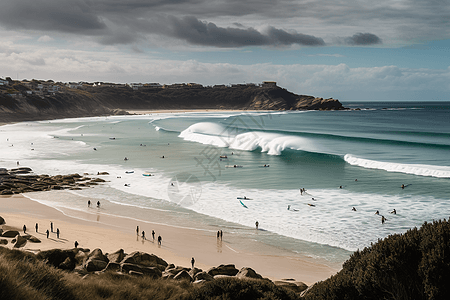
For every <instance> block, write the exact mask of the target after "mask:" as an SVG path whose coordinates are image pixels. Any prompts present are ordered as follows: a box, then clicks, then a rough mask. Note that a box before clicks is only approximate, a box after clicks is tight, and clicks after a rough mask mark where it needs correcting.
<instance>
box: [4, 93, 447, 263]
mask: <svg viewBox="0 0 450 300" xmlns="http://www.w3.org/2000/svg"><path fill="white" fill-rule="evenodd" d="M344 105H345V106H347V107H352V108H361V110H351V111H327V112H325V111H324V112H321V111H311V112H271V113H270V112H260V113H254V112H244V113H225V112H223V113H215V112H204V113H179V114H157V115H156V114H154V115H144V116H117V117H108V118H82V119H67V120H56V121H50V122H49V121H46V122H27V123H20V124H15V125H7V126H2V127H0V138H1V141H2V142H1V144H0V151H1V152H0V153H1V158H0V167H3V166H4V167H8V168H11V167H14V166H15V164H16V161H20V164H21V165H27V166H30V167H31V168H33V170H34V171H35V172H36V173H48V174H61V173H73V172H77V173H84V172H86V173H89V174H96V173H97V172H101V171H107V172H109V173H110V175H109V176H104V177H103V178H105V179H107V180H108V183H107V184H106V185H104V186H101V187H96V188H94V189H86V190H82V191H76V192H75V191H73V192H67V191H65V192H55V193H46V194H42V193H41V194H35V193H34V194H32V195H31V196H30V197H32V198H33V199H36V200H39V201H41V202H43V203H45V204H47V205H51V206H54V207H59V208H61V207H70V208H73V209H78V210H83V209H85V201H84V200H82V201H80V200H79V199H80V196H81V199H83V197H84V198H88V197H96V198H101V199H103V201H107V202H108V203H109V211H108V213H110V214H118V215H124V214H129V215H127V216H128V217H132V218H136V219H140V220H149V221H150V220H151V221H152V222H159V223H166V224H170V225H176V226H183V227H191V228H199V229H202V228H203V229H205V230H211V231H214V230H216V229H217V228H221V229H222V228H225V229H226V230H225V232H226V233H230V234H231V233H232V234H234V235H237V236H241V237H242V238H243V240H245V238H251V239H256V240H260V241H262V242H264V243H267V244H270V245H274V246H276V247H279V248H280V249H283V251H288V252H292V253H300V254H304V255H307V256H311V257H314V258H318V259H322V260H325V261H327V262H329V263H330V264H331V265H333V266H336V265H339V264H340V263H342V262H343V261H344V260H345V259H347V258H348V256H349V254H350V253H351V251H354V250H356V249H362V248H363V247H366V246H369V245H370V243H373V242H376V241H377V240H378V239H379V238H384V237H386V236H388V235H389V234H393V233H402V232H405V231H406V230H407V229H409V228H412V227H415V226H420V225H421V224H422V223H423V222H425V221H431V220H435V219H441V218H447V217H448V211H449V194H450V186H449V183H450V181H449V180H450V160H449V159H448V157H449V155H448V154H449V153H450V152H449V150H450V122H449V121H448V119H449V116H450V103H449V102H435V103H434V102H423V103H420V102H388V103H366V102H361V103H358V102H351V103H344ZM12 145H13V146H12ZM94 148H95V149H96V150H94ZM32 149H33V150H32ZM225 155H226V156H227V158H220V156H225ZM162 156H164V158H162ZM125 157H126V158H127V159H128V160H124V158H125ZM234 165H236V166H239V167H237V168H234V167H233V166H234ZM264 165H266V166H267V165H269V167H263V166H264ZM240 166H242V167H240ZM144 173H150V174H152V175H153V176H142V174H144ZM402 185H404V186H405V188H404V189H402V188H401V186H402ZM300 188H305V189H306V193H300V190H299V189H300ZM61 193H62V194H61ZM244 196H246V197H247V198H250V199H251V200H241V202H242V203H241V202H239V200H238V199H237V197H244ZM244 205H245V207H244ZM288 206H289V209H288ZM124 207H127V208H129V207H136V208H139V209H140V210H138V211H137V210H135V211H133V212H130V210H129V209H123V208H124ZM353 207H355V208H356V211H352V208H353ZM393 209H396V211H397V214H395V215H394V214H391V213H390V211H392V210H393ZM152 210H158V211H160V212H162V214H160V215H159V217H153V216H152V215H151V211H152ZM377 210H378V211H379V212H380V215H375V214H374V213H375V211H377ZM381 215H384V216H385V217H386V218H387V221H386V223H384V224H381ZM155 218H159V219H155ZM255 221H258V222H259V224H260V228H261V231H260V232H259V234H257V235H255V234H254V230H250V229H253V228H254V223H255ZM206 228H207V229H206ZM240 246H241V247H246V246H245V243H242V244H241V245H240Z"/></svg>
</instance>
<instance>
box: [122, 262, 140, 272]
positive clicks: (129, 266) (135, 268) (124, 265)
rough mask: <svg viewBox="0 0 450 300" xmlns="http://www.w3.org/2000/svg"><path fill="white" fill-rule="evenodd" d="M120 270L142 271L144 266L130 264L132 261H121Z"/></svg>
mask: <svg viewBox="0 0 450 300" xmlns="http://www.w3.org/2000/svg"><path fill="white" fill-rule="evenodd" d="M120 270H121V271H122V272H123V273H130V271H135V272H140V273H142V268H141V267H140V266H138V265H136V264H130V263H121V264H120Z"/></svg>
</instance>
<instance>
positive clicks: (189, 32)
mask: <svg viewBox="0 0 450 300" xmlns="http://www.w3.org/2000/svg"><path fill="white" fill-rule="evenodd" d="M169 19H170V22H171V26H170V29H171V30H170V31H167V34H169V35H171V36H173V37H176V38H178V39H183V40H186V41H187V42H189V43H190V44H194V45H203V46H214V47H245V46H280V45H282V46H287V45H293V44H299V45H305V46H323V45H325V43H324V41H323V40H322V39H321V38H317V37H314V36H310V35H305V34H300V33H296V32H293V33H289V32H287V31H284V30H281V29H276V28H274V27H269V28H268V31H267V32H266V33H262V32H259V31H257V30H256V29H254V28H251V27H250V28H246V29H242V28H232V27H227V28H224V27H218V26H217V25H216V24H214V23H211V22H202V21H200V20H198V19H197V18H195V17H184V18H181V19H178V18H175V17H170V18H169Z"/></svg>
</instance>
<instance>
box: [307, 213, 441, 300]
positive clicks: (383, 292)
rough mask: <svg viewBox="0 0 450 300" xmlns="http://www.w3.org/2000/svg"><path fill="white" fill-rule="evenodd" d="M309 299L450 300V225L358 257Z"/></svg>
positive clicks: (398, 237) (396, 239)
mask: <svg viewBox="0 0 450 300" xmlns="http://www.w3.org/2000/svg"><path fill="white" fill-rule="evenodd" d="M304 298H305V299H430V300H431V299H450V223H449V222H448V221H446V220H443V221H435V222H433V223H424V224H423V225H422V227H421V228H420V229H417V228H414V229H411V230H408V231H407V232H406V233H405V234H395V235H391V236H389V237H387V238H386V239H384V240H379V241H378V242H377V243H375V244H373V245H372V246H371V247H367V248H365V249H364V250H362V251H356V252H355V253H354V254H352V256H351V257H350V259H349V260H348V261H346V262H345V263H344V265H343V268H342V270H341V271H340V272H339V273H337V274H336V275H334V276H332V277H331V278H329V279H327V280H325V281H323V282H319V283H317V284H315V285H314V286H313V287H311V288H310V289H309V291H307V292H306V293H305V296H304Z"/></svg>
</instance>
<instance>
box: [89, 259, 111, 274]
mask: <svg viewBox="0 0 450 300" xmlns="http://www.w3.org/2000/svg"><path fill="white" fill-rule="evenodd" d="M107 265H108V262H106V261H104V260H100V259H95V258H93V257H90V258H88V259H87V260H86V262H85V263H84V264H83V266H84V268H85V269H86V271H88V272H95V271H101V270H103V269H104V268H106V266H107Z"/></svg>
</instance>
